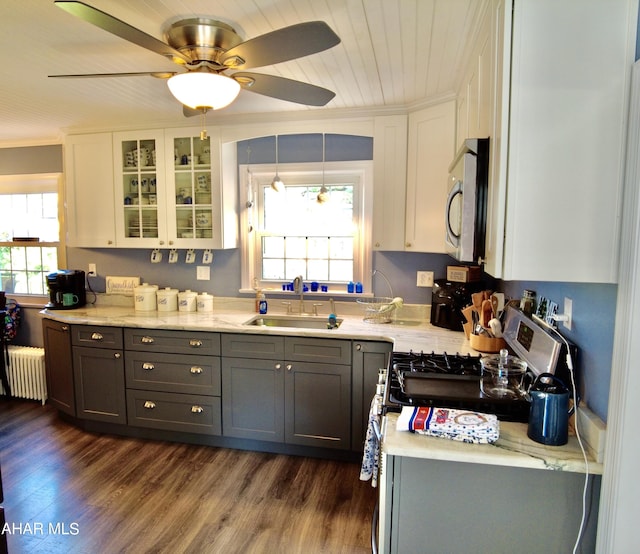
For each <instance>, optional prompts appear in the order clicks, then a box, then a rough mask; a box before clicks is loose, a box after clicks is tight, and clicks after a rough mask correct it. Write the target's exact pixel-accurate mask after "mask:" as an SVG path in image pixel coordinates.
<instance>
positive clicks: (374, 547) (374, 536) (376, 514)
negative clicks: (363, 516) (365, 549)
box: [371, 500, 380, 554]
mask: <svg viewBox="0 0 640 554" xmlns="http://www.w3.org/2000/svg"><path fill="white" fill-rule="evenodd" d="M379 521H380V501H379V500H376V505H375V508H374V509H373V515H372V516H371V554H378V523H379Z"/></svg>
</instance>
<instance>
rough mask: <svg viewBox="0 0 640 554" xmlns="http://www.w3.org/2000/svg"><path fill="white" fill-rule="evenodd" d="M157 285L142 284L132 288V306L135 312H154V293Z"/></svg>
mask: <svg viewBox="0 0 640 554" xmlns="http://www.w3.org/2000/svg"><path fill="white" fill-rule="evenodd" d="M157 290H158V285H150V284H149V283H142V284H141V285H138V286H137V287H134V288H133V298H134V305H135V309H136V311H137V312H153V311H155V310H156V291H157Z"/></svg>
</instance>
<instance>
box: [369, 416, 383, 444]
mask: <svg viewBox="0 0 640 554" xmlns="http://www.w3.org/2000/svg"><path fill="white" fill-rule="evenodd" d="M371 423H372V424H373V432H374V433H375V435H376V440H377V441H378V443H379V442H380V439H382V431H381V429H380V419H379V418H377V417H376V418H374V419H373V420H372V421H371Z"/></svg>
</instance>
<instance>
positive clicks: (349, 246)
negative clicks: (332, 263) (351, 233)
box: [329, 237, 353, 259]
mask: <svg viewBox="0 0 640 554" xmlns="http://www.w3.org/2000/svg"><path fill="white" fill-rule="evenodd" d="M329 257H331V258H334V259H335V258H340V259H349V258H352V257H353V238H352V237H334V238H333V239H332V241H331V249H330V252H329Z"/></svg>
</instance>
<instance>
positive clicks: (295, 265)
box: [285, 259, 307, 280]
mask: <svg viewBox="0 0 640 554" xmlns="http://www.w3.org/2000/svg"><path fill="white" fill-rule="evenodd" d="M298 275H302V278H303V279H307V264H306V262H305V261H304V260H295V259H294V260H290V259H287V260H285V278H286V279H289V280H293V279H295V278H296V277H297V276H298Z"/></svg>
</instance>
